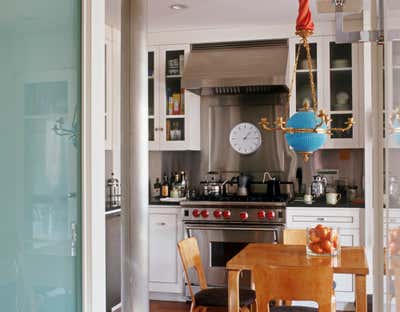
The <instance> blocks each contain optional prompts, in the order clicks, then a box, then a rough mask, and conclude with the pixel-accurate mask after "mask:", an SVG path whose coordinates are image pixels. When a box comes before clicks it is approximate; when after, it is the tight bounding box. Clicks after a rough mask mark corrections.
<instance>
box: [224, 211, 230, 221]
mask: <svg viewBox="0 0 400 312" xmlns="http://www.w3.org/2000/svg"><path fill="white" fill-rule="evenodd" d="M222 215H223V216H224V219H229V218H230V217H231V211H230V210H224V212H223V213H222Z"/></svg>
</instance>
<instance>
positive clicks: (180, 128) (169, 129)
mask: <svg viewBox="0 0 400 312" xmlns="http://www.w3.org/2000/svg"><path fill="white" fill-rule="evenodd" d="M165 130H166V139H167V141H184V140H185V119H184V118H167V122H166V129H165Z"/></svg>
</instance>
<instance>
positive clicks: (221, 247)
mask: <svg viewBox="0 0 400 312" xmlns="http://www.w3.org/2000/svg"><path fill="white" fill-rule="evenodd" d="M247 245H248V243H232V242H229V243H228V242H210V246H211V248H210V250H211V261H210V262H211V266H212V267H225V266H226V263H227V262H228V261H229V260H231V259H232V258H233V257H234V256H235V255H236V254H237V253H239V251H241V250H242V249H243V248H244V247H246V246H247Z"/></svg>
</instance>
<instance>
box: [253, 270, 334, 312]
mask: <svg viewBox="0 0 400 312" xmlns="http://www.w3.org/2000/svg"><path fill="white" fill-rule="evenodd" d="M253 273H254V283H255V287H256V296H257V299H256V302H257V310H258V311H267V312H269V302H270V301H272V300H285V301H286V300H287V301H291V300H306V301H314V302H317V303H318V308H319V311H320V312H328V311H329V312H330V311H332V310H331V309H332V307H333V306H334V300H333V301H332V299H334V293H333V289H332V285H333V269H332V267H330V266H310V267H285V266H282V267H281V266H256V267H255V268H254V270H253Z"/></svg>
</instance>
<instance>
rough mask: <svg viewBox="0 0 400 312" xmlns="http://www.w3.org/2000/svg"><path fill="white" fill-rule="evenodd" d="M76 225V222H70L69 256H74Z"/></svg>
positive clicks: (76, 237)
mask: <svg viewBox="0 0 400 312" xmlns="http://www.w3.org/2000/svg"><path fill="white" fill-rule="evenodd" d="M77 228H78V225H77V224H76V222H72V223H71V256H72V257H76V243H77V241H78V231H77Z"/></svg>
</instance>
